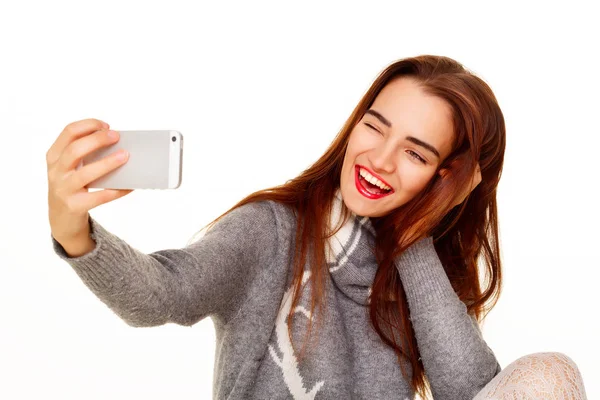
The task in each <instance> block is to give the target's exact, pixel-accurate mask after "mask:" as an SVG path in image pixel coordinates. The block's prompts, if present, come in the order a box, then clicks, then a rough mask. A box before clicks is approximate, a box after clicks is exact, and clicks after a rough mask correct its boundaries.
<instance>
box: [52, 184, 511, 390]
mask: <svg viewBox="0 0 600 400" xmlns="http://www.w3.org/2000/svg"><path fill="white" fill-rule="evenodd" d="M341 205H342V200H341V197H340V194H339V191H338V193H337V195H336V197H335V200H334V212H333V214H332V218H331V220H330V223H334V222H335V221H337V219H336V218H339V216H340V211H341ZM90 227H91V236H92V238H93V239H94V240H95V242H96V247H95V248H94V250H92V251H91V252H89V253H87V254H85V255H83V256H81V257H74V258H70V257H68V256H67V254H66V253H65V251H64V249H63V248H62V246H61V245H60V244H59V243H58V242H57V241H56V240H55V239H54V238H52V243H53V246H54V250H55V252H56V254H57V255H58V256H60V257H61V258H62V259H64V260H65V261H66V262H68V263H69V264H70V265H71V266H72V267H73V269H74V270H75V272H76V273H77V274H78V275H79V277H80V278H81V279H82V280H83V282H84V283H85V285H87V287H88V288H89V289H90V290H91V291H92V292H93V293H94V294H95V295H96V296H97V297H98V298H99V299H100V300H101V301H102V302H104V303H105V304H106V305H107V306H108V307H109V308H110V309H112V310H113V311H114V312H115V313H116V314H117V315H118V316H119V317H120V318H121V319H123V320H124V321H125V322H126V323H127V324H129V325H131V326H135V327H148V326H158V325H163V324H165V323H175V324H180V325H185V326H190V325H193V324H195V323H197V322H198V321H200V320H202V319H203V318H205V317H207V316H208V317H211V318H212V321H213V323H214V326H215V331H216V340H217V344H216V354H215V364H214V381H213V397H214V398H215V399H261V400H263V399H413V398H414V394H413V392H412V391H411V389H410V387H409V385H408V383H407V381H406V380H405V379H404V377H403V376H402V374H401V371H400V367H399V365H398V362H397V358H396V355H395V353H394V351H393V350H392V349H391V348H390V347H388V346H386V345H385V344H384V343H383V342H382V341H381V339H380V338H379V336H378V335H377V333H376V332H375V331H374V329H373V328H372V327H371V325H370V323H369V319H368V318H369V317H368V314H367V311H368V297H369V294H370V285H371V284H372V282H373V279H374V277H375V272H376V270H377V263H376V261H375V257H374V255H373V254H372V251H371V250H370V248H369V246H370V245H372V244H373V242H374V230H373V227H372V225H371V223H370V220H369V218H368V217H360V216H357V215H355V214H352V218H351V219H350V220H349V221H348V222H347V223H346V224H345V225H344V226H343V228H342V229H341V230H340V231H339V232H338V233H337V234H336V236H334V237H333V238H332V239H331V240H330V241H329V242H328V246H326V248H327V251H326V253H327V254H326V255H327V265H328V269H329V274H330V276H331V278H332V279H331V280H328V285H329V286H328V287H327V291H326V295H327V299H326V304H327V310H326V314H327V317H326V320H325V321H324V322H325V323H324V324H323V325H322V328H321V329H322V330H321V331H320V334H319V340H318V342H317V343H316V344H315V342H311V347H309V348H308V350H307V353H306V357H305V358H304V359H303V360H301V362H298V359H297V357H296V355H297V354H295V353H294V352H293V351H292V348H291V345H290V341H289V337H288V333H287V323H288V321H287V315H288V311H289V310H290V306H291V300H292V299H291V292H292V290H291V283H292V280H291V272H292V265H291V261H292V253H293V250H294V243H295V239H294V235H295V228H296V221H295V217H294V215H293V213H292V210H291V209H289V208H288V207H287V206H284V205H282V204H280V203H276V202H273V201H261V202H255V203H250V204H246V205H244V206H242V207H239V208H237V209H235V210H234V211H232V212H231V213H229V214H227V215H226V216H225V217H223V218H222V219H221V220H220V221H219V222H218V223H217V224H215V226H214V227H213V228H212V229H211V230H209V231H208V232H207V233H206V234H205V235H204V236H203V237H202V238H201V239H200V240H198V241H196V242H194V243H192V244H190V245H188V246H186V247H184V248H179V249H166V250H159V251H155V252H153V253H150V254H145V253H142V252H140V251H138V250H136V249H134V248H132V247H131V246H129V245H128V244H127V243H126V242H125V241H123V240H122V239H120V238H119V237H117V236H115V235H114V234H111V233H110V232H108V231H107V230H105V229H104V228H103V227H102V226H101V225H100V224H99V223H98V222H97V221H96V220H94V219H93V218H91V217H90ZM396 265H397V268H398V271H399V274H400V278H401V281H402V284H403V286H404V289H405V291H406V295H407V299H408V304H409V309H410V318H411V321H412V324H413V327H414V331H415V335H416V339H417V343H418V346H419V351H420V354H421V358H422V361H423V365H424V367H425V373H426V375H427V377H428V379H429V381H430V383H431V388H432V391H433V395H434V398H435V399H436V400H437V399H441V400H445V399H448V400H459V399H472V398H473V397H474V396H475V394H477V392H479V391H480V390H481V389H482V388H483V387H484V386H485V385H486V384H487V383H488V382H489V381H490V380H491V379H492V378H493V377H494V376H495V375H496V374H498V373H499V372H500V370H501V367H500V365H499V364H498V361H497V360H496V357H495V355H494V353H493V352H492V350H491V349H490V348H489V347H488V346H487V344H486V342H485V341H484V339H483V338H482V335H481V331H480V329H479V326H478V324H477V322H476V321H475V319H474V318H473V317H471V316H470V315H469V314H467V311H466V306H465V305H464V304H463V303H462V302H461V301H460V299H459V298H458V296H457V295H456V293H455V292H454V290H453V289H452V286H451V285H450V281H449V280H448V278H447V276H446V274H445V271H444V269H443V267H442V265H441V263H440V259H439V258H438V256H437V253H436V251H435V248H434V246H433V241H432V238H431V237H429V238H425V239H422V240H420V241H419V242H417V243H415V244H414V245H413V246H411V247H410V248H409V249H408V250H407V251H405V252H404V254H402V255H401V256H400V257H398V259H397V261H396ZM309 276H310V270H309V268H308V264H307V265H306V267H305V274H304V277H303V279H304V281H306V280H307V279H308V278H309ZM294 318H295V321H294V324H293V328H294V330H293V338H294V342H295V344H301V343H302V340H303V339H304V336H303V334H304V329H305V328H306V327H307V322H308V319H310V318H311V315H310V290H309V288H308V286H307V287H306V288H305V289H304V291H303V296H302V298H301V302H300V306H299V307H297V308H296V309H295V313H294ZM315 318H316V316H315ZM315 327H316V325H315ZM404 365H405V366H406V368H407V369H408V371H412V369H411V367H410V365H409V364H408V362H405V364H404Z"/></svg>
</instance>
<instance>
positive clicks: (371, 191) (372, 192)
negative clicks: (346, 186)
mask: <svg viewBox="0 0 600 400" xmlns="http://www.w3.org/2000/svg"><path fill="white" fill-rule="evenodd" d="M360 169H361V168H360V167H359V166H356V167H355V172H354V182H355V185H356V189H357V190H358V192H359V193H360V194H362V195H363V196H364V197H366V198H368V199H371V200H376V199H380V198H382V197H385V196H388V195H390V194H392V193H394V190H393V189H382V188H380V187H379V186H377V185H373V184H372V183H370V182H369V181H367V180H366V179H365V178H364V177H363V176H361V174H360ZM386 186H387V185H386Z"/></svg>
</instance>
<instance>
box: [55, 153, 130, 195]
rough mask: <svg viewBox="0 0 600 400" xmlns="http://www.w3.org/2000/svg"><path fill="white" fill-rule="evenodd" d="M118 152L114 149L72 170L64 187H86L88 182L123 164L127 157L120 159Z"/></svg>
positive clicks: (70, 189)
mask: <svg viewBox="0 0 600 400" xmlns="http://www.w3.org/2000/svg"><path fill="white" fill-rule="evenodd" d="M120 153H122V151H116V152H114V153H112V154H110V155H108V156H106V157H104V158H102V159H100V160H97V161H94V162H93V163H90V164H86V165H84V166H83V167H81V168H80V169H79V170H77V171H74V172H73V173H71V174H70V175H69V176H68V178H67V182H66V183H65V187H66V188H67V189H68V190H69V191H71V192H76V191H78V190H79V189H81V188H83V187H87V185H89V184H90V182H93V181H95V180H96V179H98V178H100V177H102V176H104V175H106V174H107V173H109V172H110V171H112V170H114V169H116V168H118V167H120V166H121V165H123V164H125V163H126V162H127V158H128V157H127V156H126V157H125V158H124V159H121V158H119V154H120Z"/></svg>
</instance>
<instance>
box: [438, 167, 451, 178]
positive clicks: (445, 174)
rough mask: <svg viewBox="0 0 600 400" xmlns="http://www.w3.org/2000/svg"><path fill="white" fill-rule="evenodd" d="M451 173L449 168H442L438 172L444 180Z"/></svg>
mask: <svg viewBox="0 0 600 400" xmlns="http://www.w3.org/2000/svg"><path fill="white" fill-rule="evenodd" d="M449 173H450V171H449V169H448V168H440V170H439V171H438V174H439V176H441V177H442V179H443V178H445V177H446V176H447V175H448V174H449Z"/></svg>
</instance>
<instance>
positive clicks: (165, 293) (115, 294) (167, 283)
mask: <svg viewBox="0 0 600 400" xmlns="http://www.w3.org/2000/svg"><path fill="white" fill-rule="evenodd" d="M89 221H90V229H91V235H90V236H91V238H92V239H93V240H94V241H95V242H96V247H95V248H94V249H93V250H92V251H90V252H88V253H87V254H84V255H82V256H80V257H69V256H68V254H67V253H66V252H65V250H64V248H63V247H62V246H61V245H60V243H58V242H57V241H56V239H54V237H52V236H51V239H52V243H53V249H54V251H55V253H56V254H57V255H58V256H59V257H60V258H62V259H63V260H65V261H66V262H67V263H68V264H70V265H71V267H72V268H73V269H74V270H75V272H76V273H77V275H78V276H79V277H80V278H81V279H82V281H83V282H84V284H85V285H86V286H87V287H88V288H89V289H90V290H91V291H92V292H93V293H94V294H95V295H96V296H97V297H98V298H99V299H100V300H101V301H102V302H103V303H105V304H106V305H107V306H108V307H109V308H110V309H111V310H112V311H114V312H115V313H116V314H117V315H118V316H119V317H120V318H121V319H122V320H123V321H125V322H126V323H127V324H128V325H130V326H135V327H149V326H158V325H163V324H165V323H168V322H171V323H176V324H179V325H184V326H191V325H193V324H195V323H196V322H198V321H200V320H201V319H203V318H204V317H206V316H209V315H210V316H216V317H218V318H220V319H221V320H222V321H223V322H226V321H227V320H228V318H229V317H231V316H233V315H234V314H235V313H236V312H237V310H238V309H239V307H240V306H241V304H242V303H243V301H244V300H245V297H246V294H247V293H248V292H249V290H250V286H251V283H252V281H253V279H254V277H255V276H256V275H257V272H258V271H259V269H260V268H266V267H268V265H269V264H270V263H272V261H273V259H274V257H275V251H276V248H277V239H278V231H277V224H276V219H275V213H274V211H273V208H272V206H271V205H270V204H269V202H267V201H261V202H253V203H248V204H245V205H243V206H241V207H238V208H236V209H234V210H233V211H231V212H229V213H228V214H226V215H225V216H224V217H223V218H221V219H220V220H219V221H218V222H217V223H216V224H215V225H214V226H213V227H212V229H209V230H208V231H207V232H206V234H205V235H204V236H203V237H202V238H201V239H199V240H197V241H196V242H194V243H192V244H190V245H188V246H186V247H184V248H179V249H165V250H159V251H155V252H153V253H150V254H145V253H142V252H140V251H138V250H136V249H135V248H133V247H131V246H130V245H128V244H127V243H126V242H125V241H124V240H122V239H120V238H119V237H117V236H116V235H114V234H112V233H110V232H108V231H107V230H106V229H105V228H104V227H103V226H102V225H100V224H99V223H98V221H96V220H94V219H93V218H92V217H90V218H89Z"/></svg>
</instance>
